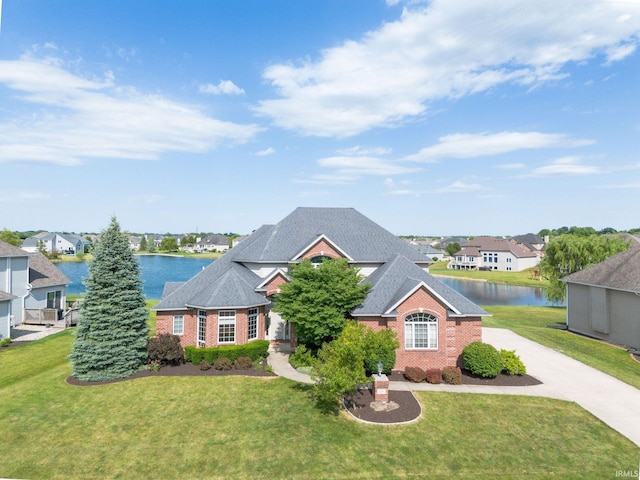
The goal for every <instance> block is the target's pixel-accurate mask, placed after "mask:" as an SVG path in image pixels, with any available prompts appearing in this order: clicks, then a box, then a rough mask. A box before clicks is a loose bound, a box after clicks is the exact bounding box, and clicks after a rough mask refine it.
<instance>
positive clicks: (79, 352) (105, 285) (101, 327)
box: [69, 217, 149, 381]
mask: <svg viewBox="0 0 640 480" xmlns="http://www.w3.org/2000/svg"><path fill="white" fill-rule="evenodd" d="M84 284H85V287H86V296H85V298H84V301H83V302H82V305H81V307H80V317H79V320H78V327H77V329H76V334H75V335H76V339H75V341H74V343H73V348H72V352H71V355H69V359H70V360H71V363H72V367H73V371H72V375H73V376H74V377H75V378H77V379H78V380H84V381H99V380H112V379H116V378H124V377H128V376H129V375H131V374H133V373H134V372H136V371H138V370H139V369H140V367H141V366H142V365H143V364H144V363H146V361H147V343H148V341H149V326H148V325H147V317H148V312H147V309H146V308H145V305H146V302H145V297H144V294H143V293H142V282H141V281H140V266H139V264H138V261H137V260H136V258H135V257H134V256H133V253H132V252H131V249H130V248H129V241H128V239H127V237H126V235H124V234H123V233H121V232H120V225H119V224H118V222H117V220H116V218H115V217H113V218H112V219H111V224H110V225H109V228H107V229H106V230H105V231H104V232H103V234H102V238H101V241H100V242H99V243H98V245H97V246H96V248H95V251H94V260H93V261H91V263H90V264H89V278H87V279H86V280H85V281H84Z"/></svg>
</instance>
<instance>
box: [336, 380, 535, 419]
mask: <svg viewBox="0 0 640 480" xmlns="http://www.w3.org/2000/svg"><path fill="white" fill-rule="evenodd" d="M388 377H389V380H390V381H394V382H408V381H409V380H407V378H406V377H405V376H404V374H403V373H402V372H391V374H389V375H388ZM541 383H542V382H541V381H540V380H538V379H537V378H534V377H532V376H531V375H504V374H500V375H498V376H497V377H496V378H481V377H475V376H473V375H471V374H469V372H465V371H464V370H463V371H462V384H463V385H492V386H499V387H526V386H531V385H540V384H541ZM389 401H392V402H396V403H397V404H398V405H400V408H397V409H395V410H392V411H390V412H377V411H375V410H374V409H373V408H371V407H370V406H369V404H370V403H371V402H373V391H372V390H369V389H363V390H358V392H357V393H356V394H355V395H353V396H352V397H351V398H349V399H345V402H344V405H345V409H346V410H347V411H348V412H349V413H350V414H351V415H352V416H354V417H356V418H357V419H359V420H364V421H366V422H371V423H383V424H385V423H386V424H392V423H406V422H410V421H412V420H415V419H417V418H418V417H419V416H420V413H421V409H420V403H419V402H418V400H417V399H416V398H415V397H414V396H413V393H412V392H409V391H396V390H390V391H389Z"/></svg>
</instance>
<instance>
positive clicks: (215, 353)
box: [184, 340, 269, 365]
mask: <svg viewBox="0 0 640 480" xmlns="http://www.w3.org/2000/svg"><path fill="white" fill-rule="evenodd" d="M268 351H269V340H256V341H255V342H251V343H247V344H246V345H226V346H223V347H207V348H198V347H195V346H193V345H190V346H188V347H185V348H184V355H185V359H186V360H187V362H191V363H193V364H196V365H197V364H199V363H200V362H201V361H202V360H206V361H207V362H209V363H210V364H212V365H213V364H214V363H215V361H216V360H217V359H218V358H228V359H229V360H231V361H232V362H235V361H236V360H237V359H238V358H240V357H249V358H250V359H251V360H252V361H256V360H259V359H260V358H265V357H266V356H267V354H268Z"/></svg>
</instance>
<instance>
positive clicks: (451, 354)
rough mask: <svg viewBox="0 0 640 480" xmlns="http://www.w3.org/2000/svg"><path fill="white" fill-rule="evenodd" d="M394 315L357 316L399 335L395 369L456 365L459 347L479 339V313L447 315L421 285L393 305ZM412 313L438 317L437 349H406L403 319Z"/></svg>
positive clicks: (369, 323)
mask: <svg viewBox="0 0 640 480" xmlns="http://www.w3.org/2000/svg"><path fill="white" fill-rule="evenodd" d="M396 310H397V312H398V315H397V317H396V318H387V319H384V318H381V317H359V318H358V321H359V322H363V323H365V324H366V325H367V326H368V327H370V328H372V329H373V330H376V331H378V330H381V329H383V328H390V329H392V330H393V331H395V332H396V334H397V335H398V340H399V342H400V348H398V350H397V351H396V365H395V367H394V370H404V369H405V368H406V367H421V368H442V367H445V366H447V365H452V366H455V365H458V366H460V365H459V361H460V354H461V353H462V349H463V348H464V347H465V346H466V345H468V344H469V343H471V342H474V341H477V340H478V341H479V340H482V327H481V318H480V317H469V318H467V317H465V318H447V309H446V308H445V307H444V306H443V305H442V304H441V303H440V302H439V301H438V300H437V299H435V298H434V297H432V296H431V294H430V293H429V292H428V291H427V290H426V289H424V288H421V289H419V290H417V291H416V292H414V293H413V294H412V295H411V296H410V297H409V298H407V299H406V300H404V301H403V302H402V303H401V304H400V305H399V306H398V308H397V309H396ZM412 313H426V314H430V315H433V316H435V317H436V318H437V319H438V349H437V350H425V349H407V348H405V344H404V338H405V337H404V319H405V318H406V317H407V315H411V314H412Z"/></svg>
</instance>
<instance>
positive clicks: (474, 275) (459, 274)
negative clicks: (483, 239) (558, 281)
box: [429, 261, 549, 287]
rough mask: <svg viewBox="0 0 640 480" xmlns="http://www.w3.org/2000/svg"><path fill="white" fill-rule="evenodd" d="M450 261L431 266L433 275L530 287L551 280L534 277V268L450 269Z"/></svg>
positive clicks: (541, 285) (545, 284)
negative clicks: (518, 270) (516, 269)
mask: <svg viewBox="0 0 640 480" xmlns="http://www.w3.org/2000/svg"><path fill="white" fill-rule="evenodd" d="M448 263H449V262H448V261H447V262H436V263H434V264H433V265H430V266H429V272H430V273H431V274H433V275H443V276H445V277H456V278H470V279H474V280H486V281H488V282H495V283H508V284H511V285H527V286H530V287H547V286H548V285H549V282H548V281H547V280H544V279H539V278H538V279H536V278H534V274H533V270H534V268H529V269H527V270H523V271H522V272H497V271H481V270H448V269H447V264H448Z"/></svg>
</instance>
